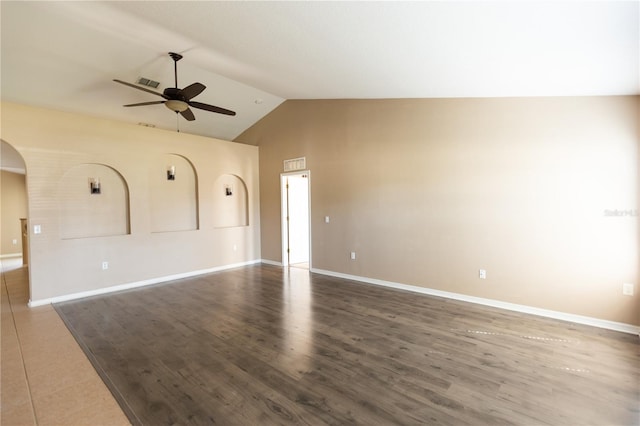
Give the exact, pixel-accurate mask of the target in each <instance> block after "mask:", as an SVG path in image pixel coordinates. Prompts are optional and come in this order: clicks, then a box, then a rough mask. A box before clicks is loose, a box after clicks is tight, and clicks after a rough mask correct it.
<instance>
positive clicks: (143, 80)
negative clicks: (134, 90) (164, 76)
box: [137, 77, 160, 89]
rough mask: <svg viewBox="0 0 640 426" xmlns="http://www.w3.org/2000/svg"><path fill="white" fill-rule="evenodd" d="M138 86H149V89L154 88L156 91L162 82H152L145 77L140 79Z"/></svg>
mask: <svg viewBox="0 0 640 426" xmlns="http://www.w3.org/2000/svg"><path fill="white" fill-rule="evenodd" d="M137 83H138V84H142V85H143V86H147V87H153V88H154V89H157V88H158V86H160V82H159V81H153V80H150V79H148V78H144V77H140V78H139V79H138V81H137Z"/></svg>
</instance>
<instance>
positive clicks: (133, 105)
mask: <svg viewBox="0 0 640 426" xmlns="http://www.w3.org/2000/svg"><path fill="white" fill-rule="evenodd" d="M165 102H167V101H151V102H140V103H137V104H128V105H122V106H124V107H135V106H145V105H158V104H163V103H165Z"/></svg>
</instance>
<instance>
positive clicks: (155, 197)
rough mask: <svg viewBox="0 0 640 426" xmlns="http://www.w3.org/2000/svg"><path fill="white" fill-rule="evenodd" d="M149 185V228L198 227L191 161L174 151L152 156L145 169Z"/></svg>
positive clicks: (194, 171) (155, 229)
mask: <svg viewBox="0 0 640 426" xmlns="http://www.w3.org/2000/svg"><path fill="white" fill-rule="evenodd" d="M170 172H172V173H170ZM149 186H150V204H149V209H150V216H151V232H173V231H190V230H196V229H198V228H199V220H198V219H199V218H198V176H197V174H196V170H195V168H194V167H193V164H191V161H189V160H188V159H187V158H186V157H183V156H182V155H178V154H163V155H161V156H158V157H156V158H155V159H154V160H153V162H152V163H151V168H150V170H149Z"/></svg>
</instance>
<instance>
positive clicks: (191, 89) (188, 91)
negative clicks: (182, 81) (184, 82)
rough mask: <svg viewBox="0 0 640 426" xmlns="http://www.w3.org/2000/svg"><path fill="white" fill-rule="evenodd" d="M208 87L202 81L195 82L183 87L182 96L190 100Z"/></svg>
mask: <svg viewBox="0 0 640 426" xmlns="http://www.w3.org/2000/svg"><path fill="white" fill-rule="evenodd" d="M206 88H207V86H205V85H204V84H202V83H193V84H191V85H189V86H187V87H185V88H184V89H182V96H184V99H185V100H186V101H188V100H189V99H191V98H195V97H196V96H198V95H199V94H200V93H202V91H203V90H204V89H206Z"/></svg>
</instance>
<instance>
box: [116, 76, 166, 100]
mask: <svg viewBox="0 0 640 426" xmlns="http://www.w3.org/2000/svg"><path fill="white" fill-rule="evenodd" d="M113 81H115V82H116V83H120V84H124V85H125V86H129V87H133V88H134V89H138V90H142V91H143V92H147V93H152V94H154V95H158V96H160V97H163V98H164V97H165V96H164V95H163V94H162V93H158V92H154V91H153V90H149V89H145V88H144V87H140V86H136V85H135V84H132V83H127V82H126V81H122V80H116V79H113Z"/></svg>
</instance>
